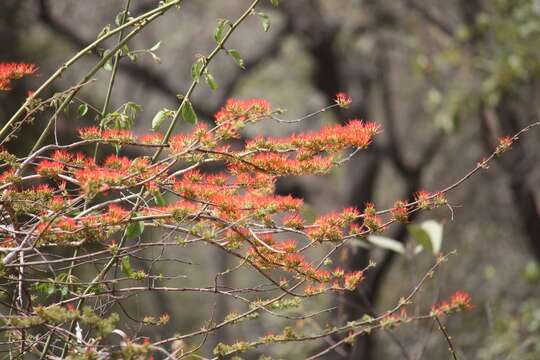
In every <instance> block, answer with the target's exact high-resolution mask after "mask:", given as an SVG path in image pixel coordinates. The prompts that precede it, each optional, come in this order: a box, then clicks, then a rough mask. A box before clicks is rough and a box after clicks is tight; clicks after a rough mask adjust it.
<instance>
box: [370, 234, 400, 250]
mask: <svg viewBox="0 0 540 360" xmlns="http://www.w3.org/2000/svg"><path fill="white" fill-rule="evenodd" d="M367 240H368V241H369V242H370V243H372V244H373V245H375V246H377V247H380V248H383V249H386V250H391V251H394V252H397V253H398V254H404V253H405V247H404V246H403V244H402V243H400V242H399V241H397V240H394V239H390V238H388V237H385V236H379V235H370V236H369V237H368V239H367Z"/></svg>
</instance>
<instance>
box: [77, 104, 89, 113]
mask: <svg viewBox="0 0 540 360" xmlns="http://www.w3.org/2000/svg"><path fill="white" fill-rule="evenodd" d="M78 112H79V116H84V115H86V113H87V112H88V104H86V103H84V104H81V105H79V108H78Z"/></svg>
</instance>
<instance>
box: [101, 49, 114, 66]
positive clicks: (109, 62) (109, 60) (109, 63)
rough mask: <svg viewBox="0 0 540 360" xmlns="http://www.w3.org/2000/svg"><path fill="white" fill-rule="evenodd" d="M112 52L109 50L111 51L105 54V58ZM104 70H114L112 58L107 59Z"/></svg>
mask: <svg viewBox="0 0 540 360" xmlns="http://www.w3.org/2000/svg"><path fill="white" fill-rule="evenodd" d="M110 52H111V50H109V49H107V50H105V51H104V52H103V57H106V56H107V55H108V54H109V53H110ZM103 69H105V70H106V71H112V69H113V63H112V56H111V57H110V58H108V59H107V61H106V62H105V64H103Z"/></svg>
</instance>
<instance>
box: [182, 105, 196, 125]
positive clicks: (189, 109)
mask: <svg viewBox="0 0 540 360" xmlns="http://www.w3.org/2000/svg"><path fill="white" fill-rule="evenodd" d="M180 114H181V115H182V119H184V121H185V122H187V123H190V124H193V125H195V124H196V123H197V121H198V119H197V114H195V110H193V105H191V102H190V101H189V100H187V99H186V100H185V101H184V105H182V109H181V110H180Z"/></svg>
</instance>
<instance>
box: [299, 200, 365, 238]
mask: <svg viewBox="0 0 540 360" xmlns="http://www.w3.org/2000/svg"><path fill="white" fill-rule="evenodd" d="M359 216H360V213H359V212H358V210H356V209H353V208H349V209H345V210H343V212H341V213H337V214H328V215H325V216H323V217H321V218H319V219H317V221H315V224H314V226H313V227H312V228H311V229H310V231H309V235H310V236H311V238H312V239H313V240H315V241H319V242H322V241H332V242H336V241H341V240H342V239H343V235H344V227H345V226H347V225H349V224H351V223H352V222H353V221H354V220H356V219H357V218H358V217H359Z"/></svg>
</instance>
